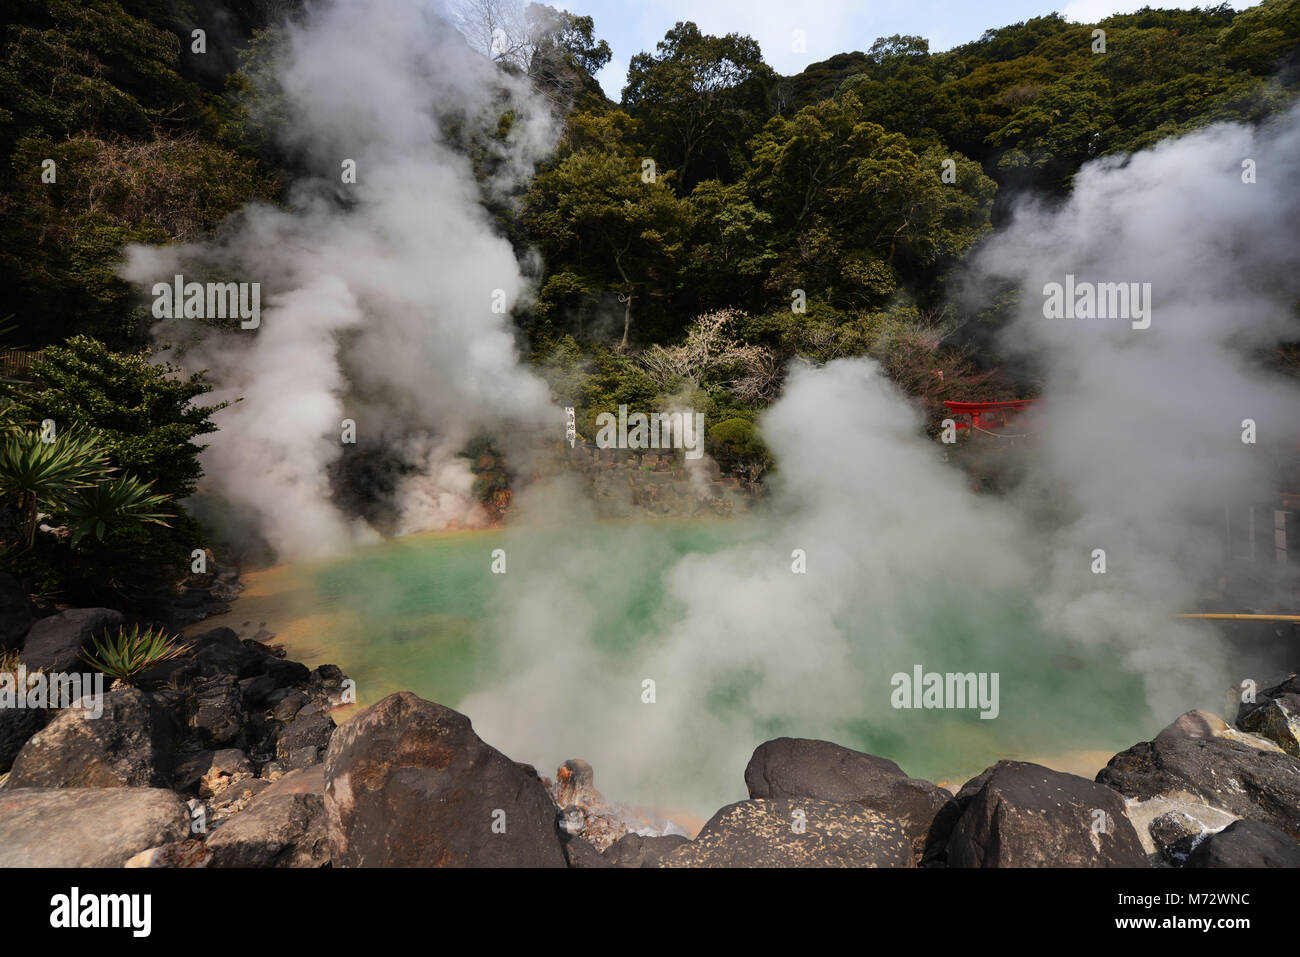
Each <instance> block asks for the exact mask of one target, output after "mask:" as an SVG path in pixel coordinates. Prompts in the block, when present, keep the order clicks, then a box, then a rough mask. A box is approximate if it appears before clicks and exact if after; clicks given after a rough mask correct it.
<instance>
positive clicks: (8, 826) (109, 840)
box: [0, 783, 190, 868]
mask: <svg viewBox="0 0 1300 957" xmlns="http://www.w3.org/2000/svg"><path fill="white" fill-rule="evenodd" d="M189 831H190V815H189V811H188V810H187V809H186V807H185V802H184V801H182V800H181V799H180V798H179V797H177V796H176V795H175V794H174V793H172V792H171V791H167V790H163V789H161V788H59V789H53V790H50V789H44V788H16V787H14V786H13V785H12V783H10V784H8V785H6V786H5V788H4V790H2V791H0V868H3V867H121V866H122V865H123V864H125V863H126V862H127V861H128V860H130V859H131V857H133V856H134V855H135V854H137V853H139V852H140V851H144V850H147V849H148V848H151V847H157V846H158V845H160V844H168V843H170V842H172V841H182V840H184V839H185V838H187V837H189Z"/></svg>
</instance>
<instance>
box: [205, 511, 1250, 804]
mask: <svg viewBox="0 0 1300 957" xmlns="http://www.w3.org/2000/svg"><path fill="white" fill-rule="evenodd" d="M762 534H764V529H763V528H762V527H761V526H760V525H759V524H758V523H755V522H749V521H745V520H734V521H730V522H725V521H712V522H679V521H674V522H646V521H641V522H625V523H594V524H589V525H585V526H582V527H580V528H557V527H548V528H545V529H505V530H501V529H495V530H488V531H474V532H453V533H440V534H433V535H424V536H415V537H410V538H405V539H399V540H396V541H392V542H389V543H386V544H383V545H380V546H375V547H371V548H365V549H359V550H357V551H355V552H353V553H351V554H349V555H348V556H346V557H344V558H340V559H336V560H331V561H324V562H318V563H311V564H296V565H286V566H279V567H275V568H271V569H267V570H264V571H261V572H256V573H253V574H251V575H248V576H246V584H247V586H248V587H247V590H246V591H245V592H244V594H243V595H242V596H241V597H240V599H239V600H238V601H237V602H236V603H235V607H234V610H233V612H232V613H230V614H229V615H226V616H223V617H222V618H218V619H212V620H210V621H208V622H204V623H202V625H200V626H198V627H199V628H207V627H212V626H215V625H229V626H230V627H234V628H235V629H236V630H239V631H241V633H243V634H248V635H251V634H252V633H254V632H255V631H257V629H258V626H259V624H260V623H261V622H263V621H264V622H266V623H267V627H268V628H269V630H271V631H272V632H274V633H275V634H276V636H277V637H276V641H278V642H283V643H284V644H285V645H286V647H287V648H288V651H289V655H290V657H292V658H295V659H298V660H301V661H304V662H306V663H308V664H309V665H313V666H314V665H317V664H322V663H326V662H331V663H334V664H337V665H339V666H340V667H341V668H342V669H343V670H344V672H345V673H346V674H348V675H349V676H350V677H352V678H353V679H354V680H355V681H356V683H357V694H358V699H359V702H358V703H359V704H360V705H363V706H364V705H366V704H370V703H373V702H375V701H377V700H379V699H380V698H382V697H384V696H385V695H387V694H390V693H392V692H394V691H399V690H409V691H413V692H415V693H416V694H418V695H420V696H421V697H423V698H427V699H429V700H432V701H437V702H439V703H441V704H444V705H447V706H449V707H453V708H456V709H458V710H463V711H465V712H466V713H467V714H468V715H469V716H470V718H471V719H472V720H473V722H474V725H475V728H476V730H478V732H479V734H480V735H481V736H482V737H483V738H484V739H485V740H487V741H488V742H489V743H491V744H493V745H495V746H496V747H498V748H499V749H500V750H502V751H504V752H505V753H507V754H508V755H510V756H511V757H512V758H514V759H515V760H518V761H523V762H528V763H532V764H534V765H536V766H537V767H538V769H539V770H540V771H542V773H544V774H550V773H553V771H554V769H555V767H556V766H557V765H558V764H559V763H561V762H562V761H564V760H565V759H567V758H571V757H581V758H584V759H586V760H588V761H590V762H591V764H592V765H593V766H594V767H595V769H596V781H597V785H598V786H599V787H601V789H602V790H604V791H605V793H606V794H607V795H608V796H610V797H612V798H615V799H618V800H622V801H625V802H628V803H632V804H639V805H641V806H644V807H654V808H658V809H673V810H676V811H678V812H680V811H683V810H684V811H686V812H688V813H689V814H692V815H697V816H699V817H707V816H708V815H709V814H710V813H711V812H712V811H713V810H715V809H717V808H718V807H720V806H721V805H723V804H725V803H728V802H730V801H734V800H739V799H742V798H744V797H745V796H746V794H745V789H744V781H743V771H744V767H745V763H746V761H747V760H748V757H749V754H750V752H751V751H752V749H753V748H754V747H755V746H756V745H758V744H759V743H760V742H762V741H764V740H766V739H768V738H772V737H777V736H780V735H791V736H800V737H818V738H827V739H829V740H833V741H836V742H837V743H840V744H843V745H845V746H848V747H852V748H857V749H860V750H863V751H868V752H870V753H872V754H877V755H881V756H884V757H887V758H890V759H892V760H894V761H896V762H898V763H899V764H900V765H901V766H902V767H903V768H904V769H905V770H906V771H907V772H908V773H910V774H912V775H913V776H917V777H924V778H929V779H931V780H934V781H940V782H945V781H946V782H954V783H958V784H960V783H961V782H962V781H964V780H966V779H967V778H968V777H969V776H972V775H974V774H976V773H978V772H979V771H981V770H982V769H983V768H985V767H987V766H988V765H989V764H991V763H993V762H994V761H995V760H997V759H998V758H1014V759H1024V760H1028V759H1032V760H1037V761H1039V762H1040V763H1045V764H1049V765H1051V766H1054V767H1058V768H1060V769H1062V770H1069V771H1074V772H1075V773H1080V774H1085V775H1088V776H1091V775H1092V774H1094V773H1095V772H1096V770H1097V769H1098V768H1100V767H1101V766H1102V765H1103V764H1104V763H1105V762H1106V760H1107V759H1108V758H1109V756H1110V755H1111V754H1114V753H1115V752H1116V751H1119V750H1122V749H1124V748H1126V747H1128V746H1129V745H1131V744H1133V743H1135V742H1137V741H1139V740H1143V739H1145V738H1148V737H1150V735H1151V734H1153V733H1154V732H1155V731H1156V730H1158V729H1159V728H1160V727H1162V726H1163V725H1164V724H1165V723H1167V722H1168V720H1170V718H1171V717H1173V716H1172V715H1163V716H1153V715H1151V714H1149V713H1148V711H1147V708H1146V705H1145V704H1144V700H1145V698H1144V693H1143V685H1142V680H1141V679H1140V678H1139V677H1137V676H1134V675H1131V674H1127V673H1125V672H1124V671H1123V669H1121V668H1120V667H1119V665H1118V664H1117V662H1116V661H1115V659H1114V656H1110V655H1106V654H1102V653H1099V652H1093V653H1091V654H1090V653H1088V652H1086V651H1084V650H1081V649H1079V648H1075V647H1070V646H1068V645H1067V644H1066V643H1065V642H1063V641H1062V640H1060V639H1057V638H1054V637H1053V636H1052V635H1050V634H1046V633H1045V632H1043V631H1042V630H1041V629H1040V627H1039V626H1038V625H1037V624H1036V615H1035V612H1034V609H1033V604H1032V596H1031V595H1029V594H1016V593H1009V592H1007V591H1006V590H1005V589H1004V590H1001V591H991V590H988V589H986V588H983V587H980V586H978V585H969V584H961V583H952V582H943V583H937V584H936V583H925V584H924V585H922V584H920V583H918V586H917V588H916V589H915V592H914V593H910V594H892V595H890V596H889V597H888V600H887V602H886V601H882V600H881V596H880V595H879V594H877V595H875V596H874V597H873V598H872V599H871V600H870V601H865V600H864V604H863V606H862V607H861V608H856V609H854V611H853V614H851V615H847V614H844V613H843V611H844V610H843V609H840V610H839V611H838V612H837V613H836V614H835V615H831V616H830V617H829V620H828V621H821V620H818V622H817V623H816V626H815V627H817V628H819V629H820V631H819V632H818V634H819V635H820V637H819V638H818V639H817V641H816V642H814V640H813V639H812V638H810V637H809V635H808V634H804V635H801V634H800V633H799V624H798V623H799V622H800V621H802V620H803V619H802V618H799V617H796V618H795V619H794V621H795V625H794V626H793V627H791V626H790V624H789V622H788V621H785V620H782V617H781V611H782V609H779V608H774V609H772V613H771V614H770V615H766V614H764V615H759V616H758V617H757V619H755V620H753V621H750V622H749V623H748V624H747V625H746V626H745V628H744V629H742V630H739V631H733V630H731V628H730V626H729V624H728V622H729V620H730V619H729V618H728V617H727V604H726V602H727V601H728V600H732V597H733V596H724V595H719V596H717V597H718V607H717V608H716V609H715V608H713V607H712V606H710V605H709V603H707V602H706V603H704V605H703V606H701V603H700V601H699V598H698V596H695V598H694V601H695V605H694V606H692V607H685V606H684V605H683V602H682V598H681V594H680V592H681V591H682V584H683V582H686V583H689V582H691V581H692V579H693V576H695V575H696V574H697V573H703V570H704V569H708V568H711V567H714V566H716V564H717V563H720V562H721V563H726V562H729V561H734V562H737V563H744V562H753V561H754V556H755V555H762V554H764V553H763V551H762V548H763V545H762V542H761V540H760V536H761V535H762ZM495 549H502V550H504V552H505V555H506V561H507V565H506V572H505V574H494V573H493V572H492V564H493V553H494V550H495ZM756 549H757V550H756ZM732 556H734V558H733V557H732ZM782 561H786V559H785V558H782ZM674 568H675V569H676V570H675V571H673V572H672V573H671V574H670V569H674ZM786 571H787V572H788V570H786ZM744 573H745V569H743V568H741V569H738V570H737V574H744ZM869 591H870V589H869V588H866V587H865V586H864V592H869ZM764 592H765V589H763V588H762V587H761V586H760V587H759V588H758V589H757V590H756V592H755V594H754V595H753V596H750V597H746V598H744V600H745V601H746V602H748V603H749V604H750V605H752V604H753V602H759V603H761V602H762V601H763V600H764V598H763V595H764ZM710 614H716V615H717V616H718V617H717V620H716V621H711V620H710V619H709V618H708V617H707V616H708V615H710ZM702 616H703V617H702ZM683 620H686V621H688V623H693V628H694V630H692V631H688V633H687V634H686V635H685V636H683V635H682V634H681V633H680V632H681V629H682V627H683V626H682V622H683ZM767 621H771V624H772V629H773V632H774V633H773V634H767V633H765V631H766V626H765V622H767ZM810 627H812V626H810ZM828 630H829V632H830V634H829V637H828V635H827V631H828ZM886 633H888V634H889V635H891V636H892V638H891V639H890V640H889V641H883V640H882V639H881V637H880V636H881V635H884V634H886ZM900 634H902V635H905V636H907V637H906V638H905V640H901V641H900V639H899V637H898V636H899V635H900ZM818 642H819V643H818ZM827 642H829V644H827ZM826 648H833V649H834V653H833V654H827V653H826V652H825V649H826ZM810 649H811V650H810ZM818 649H821V650H820V651H819V650H818ZM917 665H920V666H922V667H924V668H925V669H926V670H931V669H933V670H936V671H940V672H967V671H970V672H979V673H986V674H987V673H997V674H998V675H999V701H998V713H997V717H996V718H995V719H992V720H989V719H982V718H981V717H980V715H979V711H978V710H974V709H969V708H968V709H965V710H953V709H942V710H941V709H925V708H921V709H915V708H895V707H894V706H893V703H892V702H891V698H892V696H893V694H894V690H895V689H894V686H893V685H892V684H891V676H893V675H894V674H896V673H900V672H901V673H906V674H909V675H910V674H911V673H912V672H913V670H914V668H915V667H916V666H917ZM647 678H650V679H652V680H655V682H656V687H655V700H654V701H653V703H651V702H647V700H646V691H645V684H644V682H645V680H646V679H647ZM1226 681H1227V679H1226V677H1225V687H1226ZM1196 706H1201V707H1208V708H1210V709H1212V710H1216V711H1221V710H1222V701H1221V700H1209V701H1201V702H1192V701H1189V702H1188V703H1187V708H1192V707H1196Z"/></svg>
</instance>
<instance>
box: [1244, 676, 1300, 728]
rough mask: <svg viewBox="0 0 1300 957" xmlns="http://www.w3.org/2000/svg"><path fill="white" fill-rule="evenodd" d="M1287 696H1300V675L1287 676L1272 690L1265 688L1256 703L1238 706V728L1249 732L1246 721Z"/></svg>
mask: <svg viewBox="0 0 1300 957" xmlns="http://www.w3.org/2000/svg"><path fill="white" fill-rule="evenodd" d="M1286 694H1300V674H1293V675H1287V676H1286V677H1285V678H1283V679H1282V680H1281V681H1279V682H1278V683H1277V684H1275V685H1273V686H1272V687H1271V688H1265V689H1264V690H1263V691H1261V692H1259V693H1258V694H1256V696H1255V700H1254V701H1250V702H1246V701H1243V702H1241V704H1240V705H1238V706H1237V727H1239V728H1241V729H1242V730H1243V731H1249V730H1250V729H1249V728H1247V727H1246V719H1247V718H1248V717H1250V715H1251V714H1252V713H1253V712H1255V711H1257V710H1259V709H1260V708H1262V707H1264V706H1265V705H1267V704H1268V703H1269V702H1270V701H1272V700H1273V699H1274V698H1280V697H1282V696H1283V695H1286Z"/></svg>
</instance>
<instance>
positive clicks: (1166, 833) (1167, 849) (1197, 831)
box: [1147, 811, 1205, 867]
mask: <svg viewBox="0 0 1300 957" xmlns="http://www.w3.org/2000/svg"><path fill="white" fill-rule="evenodd" d="M1147 833H1149V834H1150V835H1151V841H1152V843H1154V844H1155V846H1156V849H1157V850H1158V851H1159V852H1160V856H1161V857H1162V858H1164V859H1165V860H1166V861H1167V862H1168V863H1170V864H1173V865H1174V866H1175V867H1181V866H1182V865H1184V864H1186V863H1187V856H1188V855H1189V854H1191V853H1192V851H1193V849H1195V847H1196V845H1197V844H1198V843H1200V841H1202V840H1203V839H1204V837H1205V828H1204V827H1203V826H1202V825H1201V822H1200V821H1198V820H1196V819H1195V818H1194V817H1192V816H1191V815H1189V814H1186V813H1184V812H1182V811H1167V812H1166V813H1164V814H1161V815H1160V816H1159V817H1157V818H1155V819H1154V820H1153V821H1152V822H1151V824H1150V825H1149V826H1148V827H1147Z"/></svg>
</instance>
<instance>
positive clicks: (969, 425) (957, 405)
mask: <svg viewBox="0 0 1300 957" xmlns="http://www.w3.org/2000/svg"><path fill="white" fill-rule="evenodd" d="M1037 401H1038V400H1037V399H1011V400H1010V401H1007V402H949V401H947V400H946V399H945V400H944V403H943V404H944V405H945V406H947V408H948V411H949V412H951V413H953V414H954V415H969V416H970V422H956V421H955V420H954V422H955V424H956V426H957V428H958V430H961V429H976V430H979V429H981V428H982V426H983V419H982V416H984V415H987V414H989V413H998V418H1000V419H1001V420H1002V421H1001V424H1002V425H1006V413H1007V411H1008V410H1010V411H1013V412H1019V411H1020V410H1021V409H1024V408H1026V407H1027V406H1031V405H1033V404H1034V403H1035V402H1037Z"/></svg>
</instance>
